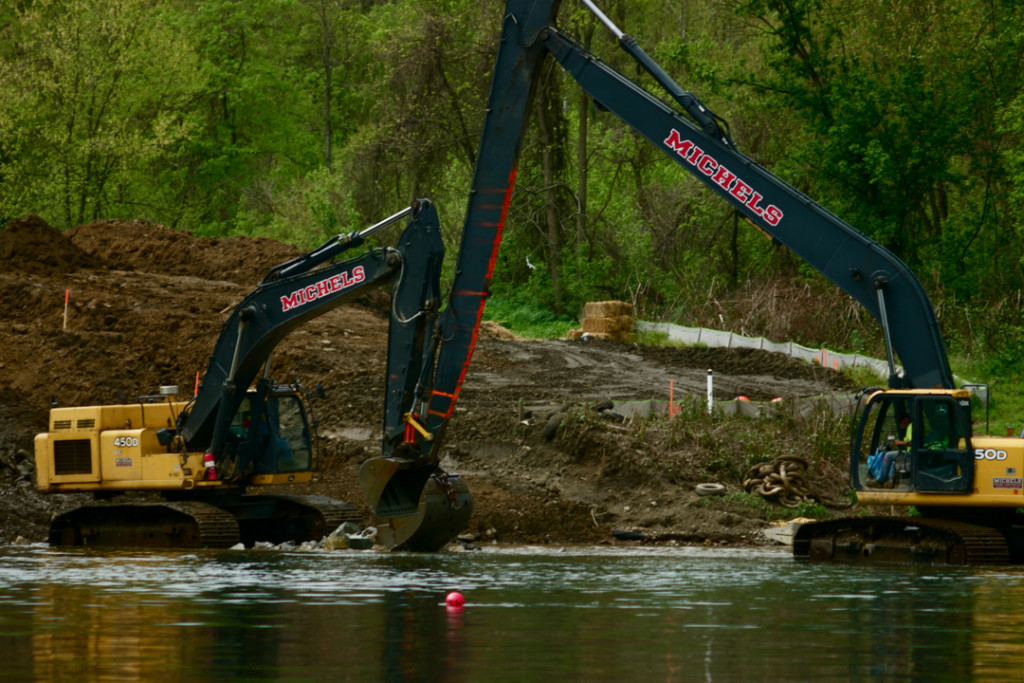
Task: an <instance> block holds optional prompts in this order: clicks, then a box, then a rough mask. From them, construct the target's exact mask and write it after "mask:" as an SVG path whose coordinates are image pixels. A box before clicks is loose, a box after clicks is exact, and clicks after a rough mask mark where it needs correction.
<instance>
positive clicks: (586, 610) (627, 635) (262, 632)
mask: <svg viewBox="0 0 1024 683" xmlns="http://www.w3.org/2000/svg"><path fill="white" fill-rule="evenodd" d="M451 590H460V591H462V592H463V593H464V594H465V595H466V597H467V605H466V607H465V609H464V610H462V611H453V610H449V609H447V608H446V607H445V605H444V596H445V595H446V594H447V593H448V592H449V591H451ZM1022 608H1024V572H1021V571H1018V570H1016V569H1009V570H1001V571H994V570H986V569H977V570H975V569H936V568H906V569H904V568H884V569H865V568H860V567H828V566H819V565H803V564H798V563H795V562H793V561H792V560H791V559H790V558H789V557H788V555H786V554H785V553H784V552H782V551H779V552H771V551H763V550H756V551H738V550H737V551H725V550H721V549H718V550H706V549H676V550H665V549H655V550H652V549H642V548H635V549H625V550H623V549H575V550H564V551H562V552H558V551H556V550H551V549H542V548H529V549H517V550H513V549H501V550H494V551H488V552H485V553H477V554H438V555H428V556H424V555H411V554H410V555H406V554H400V553H380V554H378V553H356V552H339V553H272V552H265V553H260V552H252V551H248V552H233V553H208V554H207V553H198V554H197V553H169V552H146V553H143V552H137V553H97V552H89V551H53V550H50V549H47V548H28V549H26V548H11V547H7V548H0V647H3V651H4V653H5V658H4V667H5V669H4V671H3V672H2V673H0V676H2V677H5V678H13V679H24V680H31V679H35V680H57V679H73V680H100V679H103V680H154V679H156V680H161V679H168V678H173V679H180V678H185V677H187V678H189V679H196V680H200V681H202V680H221V679H223V678H235V679H251V680H258V679H263V678H285V679H299V680H302V679H310V680H319V679H324V678H331V679H335V678H345V679H350V680H373V681H379V680H397V681H419V680H449V681H462V680H467V681H469V680H488V681H504V680H534V679H541V678H548V677H562V678H565V677H569V678H574V679H587V680H591V679H592V680H648V679H652V678H657V679H664V680H679V681H690V680H708V681H715V680H725V681H733V680H783V679H784V680H808V679H816V678H840V679H850V678H853V679H863V678H872V679H876V678H881V679H909V678H915V679H916V678H926V677H927V678H936V677H937V678H940V679H955V680H970V679H972V678H974V679H979V680H982V679H986V680H991V679H1009V678H1016V677H1017V676H1018V675H1019V672H1020V671H1021V667H1022V664H1024V662H1022V659H1024V653H1022V651H1021V648H1020V645H1019V634H1020V632H1021V626H1022V623H1021V622H1022V621H1024V616H1021V615H1022V614H1024V609H1022Z"/></svg>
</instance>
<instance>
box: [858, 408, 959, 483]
mask: <svg viewBox="0 0 1024 683" xmlns="http://www.w3.org/2000/svg"><path fill="white" fill-rule="evenodd" d="M970 409H971V403H970V394H968V392H967V391H965V390H962V389H958V390H953V391H948V390H928V391H921V390H915V391H907V390H884V391H883V390H878V391H875V392H873V393H871V394H869V395H868V396H867V397H866V400H865V402H864V407H863V409H862V411H861V415H860V420H859V426H858V429H857V432H856V434H855V437H854V439H853V442H852V451H851V459H850V476H851V478H852V480H853V482H854V486H855V488H856V490H857V491H858V493H861V492H868V493H872V492H892V493H898V492H904V493H912V492H917V493H940V494H966V493H970V492H971V490H972V486H973V483H974V451H973V449H972V447H971V412H970Z"/></svg>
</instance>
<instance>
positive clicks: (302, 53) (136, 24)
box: [0, 0, 1024, 368]
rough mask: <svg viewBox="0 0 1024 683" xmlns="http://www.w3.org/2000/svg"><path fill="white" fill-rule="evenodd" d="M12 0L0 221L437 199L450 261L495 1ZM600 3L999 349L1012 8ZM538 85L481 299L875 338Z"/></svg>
mask: <svg viewBox="0 0 1024 683" xmlns="http://www.w3.org/2000/svg"><path fill="white" fill-rule="evenodd" d="M8 4H9V6H5V7H4V9H2V10H0V19H2V20H0V91H2V92H3V93H4V97H3V98H2V99H0V225H3V224H4V223H5V222H6V221H7V220H8V219H10V218H14V217H18V216H22V215H25V214H29V213H36V214H39V215H41V216H43V217H44V218H45V219H46V220H48V221H50V222H51V223H52V224H54V225H56V226H58V227H60V228H68V227H71V226H73V225H76V224H79V223H84V222H89V221H91V220H94V219H100V218H119V217H120V218H146V219H148V220H151V221H154V222H159V223H164V224H167V225H170V226H173V227H177V228H180V229H187V230H191V231H193V232H194V233H195V234H198V235H224V234H247V235H266V236H272V237H274V238H277V239H281V240H284V241H287V242H291V243H294V244H297V245H300V246H303V247H308V246H312V245H315V244H318V243H320V242H321V241H322V240H323V239H325V238H326V237H328V236H330V235H332V234H336V233H338V232H344V231H348V230H352V229H358V228H360V227H364V226H366V225H369V224H371V223H373V222H375V221H377V220H379V219H381V218H383V217H385V216H388V215H391V214H392V213H394V212H395V211H397V210H399V209H400V208H402V207H403V206H406V205H408V203H409V201H410V200H411V199H413V198H415V197H430V198H432V199H433V200H434V201H435V203H436V204H437V206H438V207H439V210H440V212H441V216H442V226H443V231H444V236H445V240H446V244H447V246H448V256H447V259H446V265H445V268H446V276H447V278H448V279H450V277H451V270H452V268H453V266H452V263H453V261H454V259H455V255H456V254H457V253H458V250H459V245H460V243H461V235H460V232H459V229H458V228H459V225H460V224H461V221H462V220H463V216H462V213H461V212H463V211H464V208H465V206H466V196H467V194H468V192H469V185H470V178H471V175H472V172H473V168H474V165H475V164H476V162H477V159H476V155H477V142H478V135H479V132H480V129H481V125H482V121H483V116H484V111H485V107H486V98H487V94H488V91H489V87H490V71H491V68H492V64H493V57H494V51H495V49H496V46H497V35H498V31H499V30H500V28H501V23H502V16H503V10H502V7H501V3H500V2H499V3H479V2H471V1H470V0H446V1H445V2H427V1H426V0H395V1H394V2H386V3H367V2H358V3H327V2H314V1H312V0H270V1H269V2H262V3H239V2H234V1H233V0H198V1H197V2H194V3H184V4H183V3H179V2H168V1H167V0H158V1H156V2H152V1H147V2H144V1H143V0H109V1H106V0H104V1H103V2H101V1H100V0H71V1H69V2H57V1H56V0H37V1H35V2H18V3H13V4H12V3H8ZM615 20H616V22H617V23H619V24H620V25H621V26H623V27H624V28H626V29H627V30H628V32H629V33H630V34H631V35H633V36H635V37H636V38H637V39H638V40H639V41H640V43H641V44H642V45H643V46H644V48H645V50H646V51H647V52H648V53H649V54H651V55H654V56H655V57H656V59H657V60H658V61H659V62H660V63H661V64H662V66H664V68H665V69H666V71H667V72H668V73H670V74H671V76H672V77H673V78H674V79H675V80H676V81H677V82H678V83H679V84H680V86H681V87H682V88H683V89H684V90H689V91H692V92H694V93H696V94H697V95H699V96H700V97H701V99H702V101H703V102H704V103H705V104H706V105H708V106H709V107H710V108H711V109H713V110H714V111H715V112H716V113H718V114H719V115H721V116H722V117H724V118H725V119H727V120H728V121H729V123H730V130H731V132H732V135H733V137H734V138H735V139H736V141H737V143H738V146H739V147H740V149H741V150H743V151H744V152H746V153H747V154H748V155H750V156H751V157H753V158H754V159H756V160H757V161H759V162H761V163H763V164H764V165H765V166H767V167H768V168H769V169H771V170H772V171H773V172H774V173H776V174H777V175H779V176H781V177H783V178H784V179H786V180H787V181H789V182H790V183H792V184H794V185H795V186H797V187H799V188H800V189H801V190H803V191H805V192H806V193H807V194H809V195H810V196H811V197H812V199H814V200H815V201H818V202H820V203H821V204H822V205H824V206H825V207H827V208H829V209H830V210H832V211H833V212H835V213H836V214H838V215H839V216H840V217H842V218H844V219H845V220H847V221H848V222H849V223H851V224H852V225H854V226H855V227H857V228H858V229H859V230H861V231H863V232H864V233H866V234H867V235H868V236H869V237H871V238H873V239H875V240H877V241H879V242H880V243H882V244H883V245H884V246H886V247H889V248H890V249H892V250H893V251H894V252H895V253H896V254H897V255H898V256H900V257H901V258H902V259H903V260H905V261H906V262H908V263H909V264H910V265H911V266H912V268H913V269H914V271H915V272H916V273H917V274H918V277H919V279H920V280H922V282H923V283H924V284H925V287H926V289H927V290H928V293H929V295H930V296H931V298H932V300H933V301H935V302H936V308H937V309H938V310H939V313H940V321H941V323H942V325H943V330H944V332H945V334H946V335H947V337H948V339H949V346H950V348H951V349H952V350H953V351H954V352H955V353H959V354H961V355H968V354H971V355H972V356H977V355H979V354H981V355H983V356H985V357H989V358H991V361H992V363H993V364H994V365H995V366H996V367H998V368H1015V367H1017V366H1018V365H1019V363H1020V361H1021V352H1020V351H1018V349H1021V348H1024V344H1022V343H1021V342H1022V341H1024V339H1022V336H1024V317H1022V313H1021V311H1022V310H1024V306H1021V305H1020V301H1019V298H1020V296H1021V291H1022V289H1024V281H1022V280H1024V239H1022V235H1021V230H1022V227H1021V226H1024V208H1022V207H1024V189H1022V188H1024V153H1022V152H1021V150H1022V149H1024V144H1022V140H1024V95H1022V94H1021V93H1022V92H1024V70H1021V69H1020V68H1019V56H1020V54H1022V52H1024V31H1021V29H1020V27H1021V26H1024V5H1021V4H1020V3H1010V2H995V3H987V4H979V3H974V2H969V1H968V0H950V2H947V3H944V4H943V6H942V7H941V8H940V7H938V6H933V5H922V6H917V5H915V4H914V3H905V2H898V1H897V0H872V1H871V2H861V1H857V0H837V1H834V2H829V3H826V2H823V1H822V0H788V1H786V2H783V1H782V0H744V1H743V2H739V3H703V4H701V3H692V2H683V1H681V0H680V1H679V2H670V3H667V4H666V3H655V2H646V1H640V2H635V3H627V4H623V5H622V6H621V7H619V8H617V10H616V16H615ZM559 25H560V26H562V27H563V29H564V30H566V31H568V32H570V33H573V34H575V35H577V36H578V37H579V38H580V39H581V41H582V42H584V43H586V44H588V45H589V46H590V47H591V49H592V50H593V51H594V52H595V53H597V54H598V55H599V56H601V58H602V59H603V60H605V61H606V62H607V63H609V64H611V65H613V66H615V67H616V68H618V69H620V70H621V71H622V72H624V73H626V74H627V75H629V76H631V77H635V78H636V79H637V80H638V81H639V82H640V83H641V84H642V85H643V86H644V87H650V88H652V90H653V89H654V86H653V83H652V81H651V79H650V77H649V76H648V75H647V74H645V73H643V72H642V70H641V69H639V68H638V67H637V66H636V65H635V63H633V62H632V61H631V60H630V59H629V57H628V56H627V55H626V54H625V53H623V52H622V51H621V50H618V49H617V48H616V45H615V41H614V39H613V37H612V36H610V35H609V34H608V32H607V31H605V30H604V28H603V27H602V26H601V25H600V24H599V23H598V22H597V21H596V20H595V19H594V18H593V16H591V15H590V13H589V12H587V11H586V10H585V9H584V8H582V7H580V6H579V5H578V4H575V3H563V7H562V8H561V16H560V18H559ZM537 91H538V95H539V98H538V100H537V103H536V106H535V107H534V108H533V110H532V112H531V113H532V115H533V117H534V120H533V121H532V122H531V124H530V126H529V127H528V128H527V131H526V133H525V135H524V137H523V139H522V140H521V149H522V153H521V158H520V163H519V167H518V176H517V177H518V181H517V187H516V193H515V196H514V197H513V200H512V202H511V204H510V206H509V210H508V217H507V221H506V225H505V231H504V241H503V245H502V247H501V250H500V252H499V255H498V261H497V263H496V270H495V277H494V280H493V283H492V288H493V294H494V302H492V304H491V306H490V307H489V309H494V308H495V303H496V302H504V303H501V304H498V306H499V308H497V309H495V310H496V312H495V313H489V315H499V316H500V317H503V318H506V319H509V320H512V319H513V318H520V319H523V322H522V323H521V324H522V325H523V326H524V330H525V329H529V328H530V327H532V326H535V325H540V326H541V327H543V326H544V325H547V324H548V323H551V324H552V326H551V329H549V330H547V331H543V332H537V333H536V334H544V335H546V336H547V335H552V334H557V332H555V331H554V330H555V329H561V328H565V329H567V328H568V327H567V326H568V324H569V322H568V321H569V320H570V319H571V318H572V317H573V316H575V315H577V314H578V313H579V311H580V307H581V306H582V304H583V303H584V302H586V301H588V300H600V299H623V300H629V301H632V302H634V303H635V304H636V309H637V315H638V316H640V317H644V318H647V319H655V318H663V319H671V320H674V321H678V322H680V323H682V324H701V325H706V324H708V323H711V322H714V323H715V324H716V325H721V326H723V327H728V328H730V329H734V330H735V331H737V332H740V333H745V334H748V335H754V336H756V335H758V334H766V333H767V331H769V330H771V329H774V330H775V331H777V332H778V334H777V335H776V336H782V335H784V338H789V339H795V340H797V341H800V342H801V343H804V344H805V345H806V344H812V343H830V344H834V343H838V344H839V345H840V346H846V347H848V348H852V349H854V350H862V349H863V350H866V351H868V352H870V351H871V349H877V348H878V346H879V345H880V342H879V341H878V338H879V335H878V334H877V330H875V329H874V327H873V323H871V322H870V321H865V319H864V318H863V317H858V315H857V314H851V313H849V312H848V311H846V310H843V311H841V313H842V315H837V316H835V317H834V318H831V319H829V320H830V321H831V322H830V324H831V327H828V326H827V325H825V324H823V321H824V320H826V316H822V315H816V314H815V313H814V312H813V311H812V312H808V313H805V314H804V316H803V317H802V318H801V317H800V316H798V315H797V314H796V313H794V311H799V310H804V311H807V310H808V309H809V307H808V306H807V305H806V304H805V302H804V300H802V299H801V300H799V301H794V297H793V292H795V291H798V290H799V288H800V287H805V288H809V289H813V290H815V294H816V295H817V293H818V292H819V291H820V290H819V287H820V284H819V282H820V281H821V280H822V278H821V277H820V276H819V275H818V274H817V273H815V272H814V271H813V269H812V268H810V267H808V266H806V265H805V264H802V263H801V262H799V260H798V259H797V258H796V257H794V256H793V255H792V253H790V252H788V251H787V250H785V249H783V248H779V247H777V246H773V245H772V244H771V243H770V242H768V241H766V240H764V239H763V238H762V236H761V235H760V234H759V233H757V232H756V231H754V230H750V229H749V228H748V226H746V225H745V224H744V223H743V221H741V220H739V219H738V217H737V215H736V214H735V213H734V212H733V211H732V209H730V208H729V207H728V206H727V205H726V204H725V203H724V202H722V201H721V200H720V199H718V198H716V197H712V196H711V195H710V194H709V193H708V192H707V191H706V189H705V188H704V187H703V186H702V185H701V184H700V183H699V182H695V180H694V179H693V178H692V177H690V176H689V174H687V173H686V171H684V170H682V169H680V168H679V167H678V165H676V164H675V163H674V162H673V161H671V160H669V159H668V158H666V157H665V156H664V155H663V154H661V153H660V152H659V151H658V150H657V149H656V148H655V147H654V146H652V145H651V144H650V143H649V142H648V141H647V140H645V139H643V138H641V137H640V136H639V135H638V134H636V133H635V132H634V131H632V130H631V129H630V128H628V127H627V126H625V125H624V124H623V123H622V122H621V121H619V120H618V119H617V118H616V117H614V116H613V115H611V114H609V113H607V112H603V111H601V110H600V109H599V108H597V107H595V106H594V103H593V102H592V101H591V100H590V99H589V98H588V97H586V96H584V95H582V94H581V91H580V90H579V88H578V87H577V86H576V85H575V83H574V82H573V80H572V79H571V78H570V77H568V76H567V75H565V74H563V73H561V72H560V70H558V69H557V68H554V65H553V64H552V65H551V66H550V68H547V69H545V71H544V72H543V73H542V75H541V82H540V83H539V84H538V88H537ZM538 112H543V113H544V115H545V121H546V123H547V124H548V127H547V128H546V129H545V130H544V131H542V130H541V128H540V126H539V125H538V121H537V120H536V116H537V114H538ZM546 163H547V165H545V164H546ZM528 261H529V263H530V264H532V265H533V266H534V267H532V268H531V267H530V265H528ZM769 283H770V284H771V285H772V286H773V287H774V286H776V285H778V283H782V284H784V285H785V286H786V287H788V289H786V290H785V291H769V287H768V286H767V285H768V284H769ZM829 286H831V285H829ZM765 293H768V294H769V295H770V296H769V297H766V298H758V296H759V295H762V294H765ZM780 301H782V302H790V303H791V306H790V309H791V310H790V311H788V312H787V311H782V310H780V308H781V306H776V303H777V302H780ZM517 309H521V310H522V311H525V312H519V313H515V314H514V315H513V313H512V312H511V311H514V310H517ZM730 311H732V312H733V313H734V315H733V316H732V317H731V318H730V316H729V315H728V314H729V313H730ZM787 313H788V314H789V315H791V316H792V320H787V321H785V323H784V324H783V323H782V322H780V320H781V318H782V317H783V316H784V315H786V314H787ZM544 318H548V319H547V320H544ZM512 324H513V326H515V325H518V324H520V323H516V322H513V323H512ZM869 325H870V326H871V327H870V329H869ZM524 330H521V331H524ZM766 336H767V334H766ZM972 360H977V359H976V358H974V359H972Z"/></svg>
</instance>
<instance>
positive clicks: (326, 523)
mask: <svg viewBox="0 0 1024 683" xmlns="http://www.w3.org/2000/svg"><path fill="white" fill-rule="evenodd" d="M361 520H362V515H361V513H360V512H359V509H358V508H357V507H356V506H354V505H352V504H351V503H346V502H344V501H340V500H334V499H333V498H328V497H326V496H316V495H310V496H293V495H244V496H235V497H232V498H224V499H218V500H215V501H211V502H205V501H204V502H200V501H166V502H152V501H147V502H124V501H118V502H116V503H114V502H111V503H93V504H90V505H86V506H83V507H79V508H76V509H74V510H71V511H69V512H65V513H63V514H61V515H59V516H58V517H57V518H55V519H54V521H53V522H52V523H51V525H50V533H49V542H50V545H54V546H89V547H144V548H230V547H232V546H234V545H237V544H238V543H244V544H245V545H246V546H252V545H255V544H256V543H257V542H260V541H263V542H268V543H274V544H278V543H283V542H285V541H295V542H298V543H302V542H305V541H320V540H322V539H323V538H324V537H325V536H327V535H328V534H330V533H331V532H332V531H334V530H335V529H337V528H338V527H339V526H340V525H341V524H342V523H344V522H356V523H358V522H360V521H361Z"/></svg>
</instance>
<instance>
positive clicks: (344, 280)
mask: <svg viewBox="0 0 1024 683" xmlns="http://www.w3.org/2000/svg"><path fill="white" fill-rule="evenodd" d="M365 280H366V270H365V269H364V268H363V267H362V266H356V267H355V268H353V269H352V270H351V271H350V272H345V273H339V274H338V275H332V276H331V277H327V278H324V279H323V280H320V282H316V283H314V284H311V285H308V286H306V287H303V288H302V289H296V290H295V291H294V292H292V293H291V294H289V295H288V296H282V297H281V311H282V312H286V311H290V310H291V309H293V308H298V307H299V306H305V305H306V304H308V303H310V302H313V301H316V300H317V299H322V298H324V297H325V296H330V295H331V294H335V293H337V292H340V291H341V290H343V289H348V288H349V287H351V286H353V285H358V284H359V283H360V282H363V281H365Z"/></svg>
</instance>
